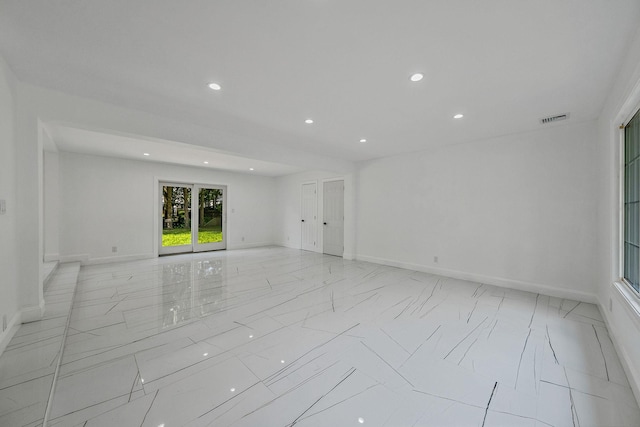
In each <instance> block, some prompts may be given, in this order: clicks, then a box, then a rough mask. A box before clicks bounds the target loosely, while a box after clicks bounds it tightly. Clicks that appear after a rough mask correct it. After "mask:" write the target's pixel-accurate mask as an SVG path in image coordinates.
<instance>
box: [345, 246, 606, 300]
mask: <svg viewBox="0 0 640 427" xmlns="http://www.w3.org/2000/svg"><path fill="white" fill-rule="evenodd" d="M356 259H357V260H359V261H367V262H372V263H374V264H382V265H388V266H391V267H399V268H405V269H407V270H415V271H421V272H423V273H430V274H438V275H440V276H446V277H451V278H454V279H460V280H469V281H471V282H478V283H486V284H487V285H494V286H500V287H502V288H509V289H517V290H520V291H527V292H533V293H536V294H543V295H548V296H552V297H557V298H565V299H571V300H575V301H582V302H588V303H592V304H596V303H597V302H598V300H597V297H596V295H595V294H592V293H589V292H582V291H575V290H572V289H562V288H557V287H554V286H549V285H543V284H539V283H532V282H524V281H521V280H512V279H505V278H503V277H493V276H485V275H481V274H474V273H468V272H464V271H457V270H448V269H445V268H437V267H431V266H427V265H421V264H411V263H407V262H401V261H395V260H390V259H384V258H377V257H372V256H368V255H356Z"/></svg>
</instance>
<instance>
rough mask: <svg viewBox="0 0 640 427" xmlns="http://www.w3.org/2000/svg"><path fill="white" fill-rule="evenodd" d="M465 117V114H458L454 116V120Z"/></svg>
mask: <svg viewBox="0 0 640 427" xmlns="http://www.w3.org/2000/svg"><path fill="white" fill-rule="evenodd" d="M463 117H464V115H463V114H456V115H455V116H453V118H454V119H461V118H463Z"/></svg>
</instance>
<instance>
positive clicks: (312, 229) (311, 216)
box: [300, 182, 318, 251]
mask: <svg viewBox="0 0 640 427" xmlns="http://www.w3.org/2000/svg"><path fill="white" fill-rule="evenodd" d="M317 200H318V199H317V190H316V183H315V182H314V183H309V184H302V206H301V209H300V211H301V218H300V220H301V224H302V245H301V246H302V249H304V250H306V251H315V250H316V248H317V244H316V240H317V239H316V236H317V235H318V228H317V227H318V225H317V224H318V222H317V221H318V220H317V215H318V202H317Z"/></svg>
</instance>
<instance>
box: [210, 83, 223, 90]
mask: <svg viewBox="0 0 640 427" xmlns="http://www.w3.org/2000/svg"><path fill="white" fill-rule="evenodd" d="M209 89H211V90H220V89H222V86H220V85H219V84H218V83H209Z"/></svg>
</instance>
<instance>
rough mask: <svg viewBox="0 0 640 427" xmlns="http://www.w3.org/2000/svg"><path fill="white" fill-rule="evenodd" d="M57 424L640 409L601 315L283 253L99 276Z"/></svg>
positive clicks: (85, 281) (582, 307)
mask: <svg viewBox="0 0 640 427" xmlns="http://www.w3.org/2000/svg"><path fill="white" fill-rule="evenodd" d="M0 425H4V424H2V423H1V422H0ZM48 425H51V426H87V427H89V426H114V425H117V426H143V427H144V426H151V427H170V426H193V427H195V426H283V427H284V426H359V425H364V426H390V427H393V426H510V427H511V426H532V427H533V426H582V427H586V426H640V409H639V408H638V406H637V403H636V401H635V399H634V396H633V394H632V391H631V389H630V387H629V384H628V382H627V378H626V376H625V374H624V372H623V370H622V367H621V365H620V361H619V360H618V357H617V355H616V353H615V350H614V348H613V344H612V342H611V340H610V338H609V335H608V332H607V329H606V327H605V324H604V322H603V319H602V317H601V315H600V313H599V311H598V308H597V307H596V306H595V305H592V304H586V303H580V302H577V301H570V300H563V299H558V298H553V297H548V296H544V295H538V294H532V293H527V292H522V291H516V290H509V289H504V288H499V287H494V286H488V285H484V284H481V283H472V282H465V281H461V280H456V279H451V278H446V277H441V276H435V275H430V274H425V273H420V272H415V271H410V270H403V269H398V268H392V267H386V266H381V265H376V264H370V263H365V262H359V261H346V260H343V259H341V258H337V257H332V256H326V255H321V254H316V253H312V252H305V251H298V250H292V249H286V248H280V247H269V248H258V249H250V250H237V251H228V252H213V253H203V254H194V255H180V256H173V257H164V258H159V259H154V260H145V261H137V262H127V263H118V264H110V265H100V266H87V267H82V269H81V271H80V275H79V282H78V288H77V291H76V298H75V301H74V304H73V310H72V314H71V323H70V328H69V332H68V335H67V339H66V343H65V348H64V355H63V358H62V363H61V368H60V373H59V377H58V380H57V386H56V389H55V393H54V397H53V402H52V406H51V413H50V418H49V424H48Z"/></svg>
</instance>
